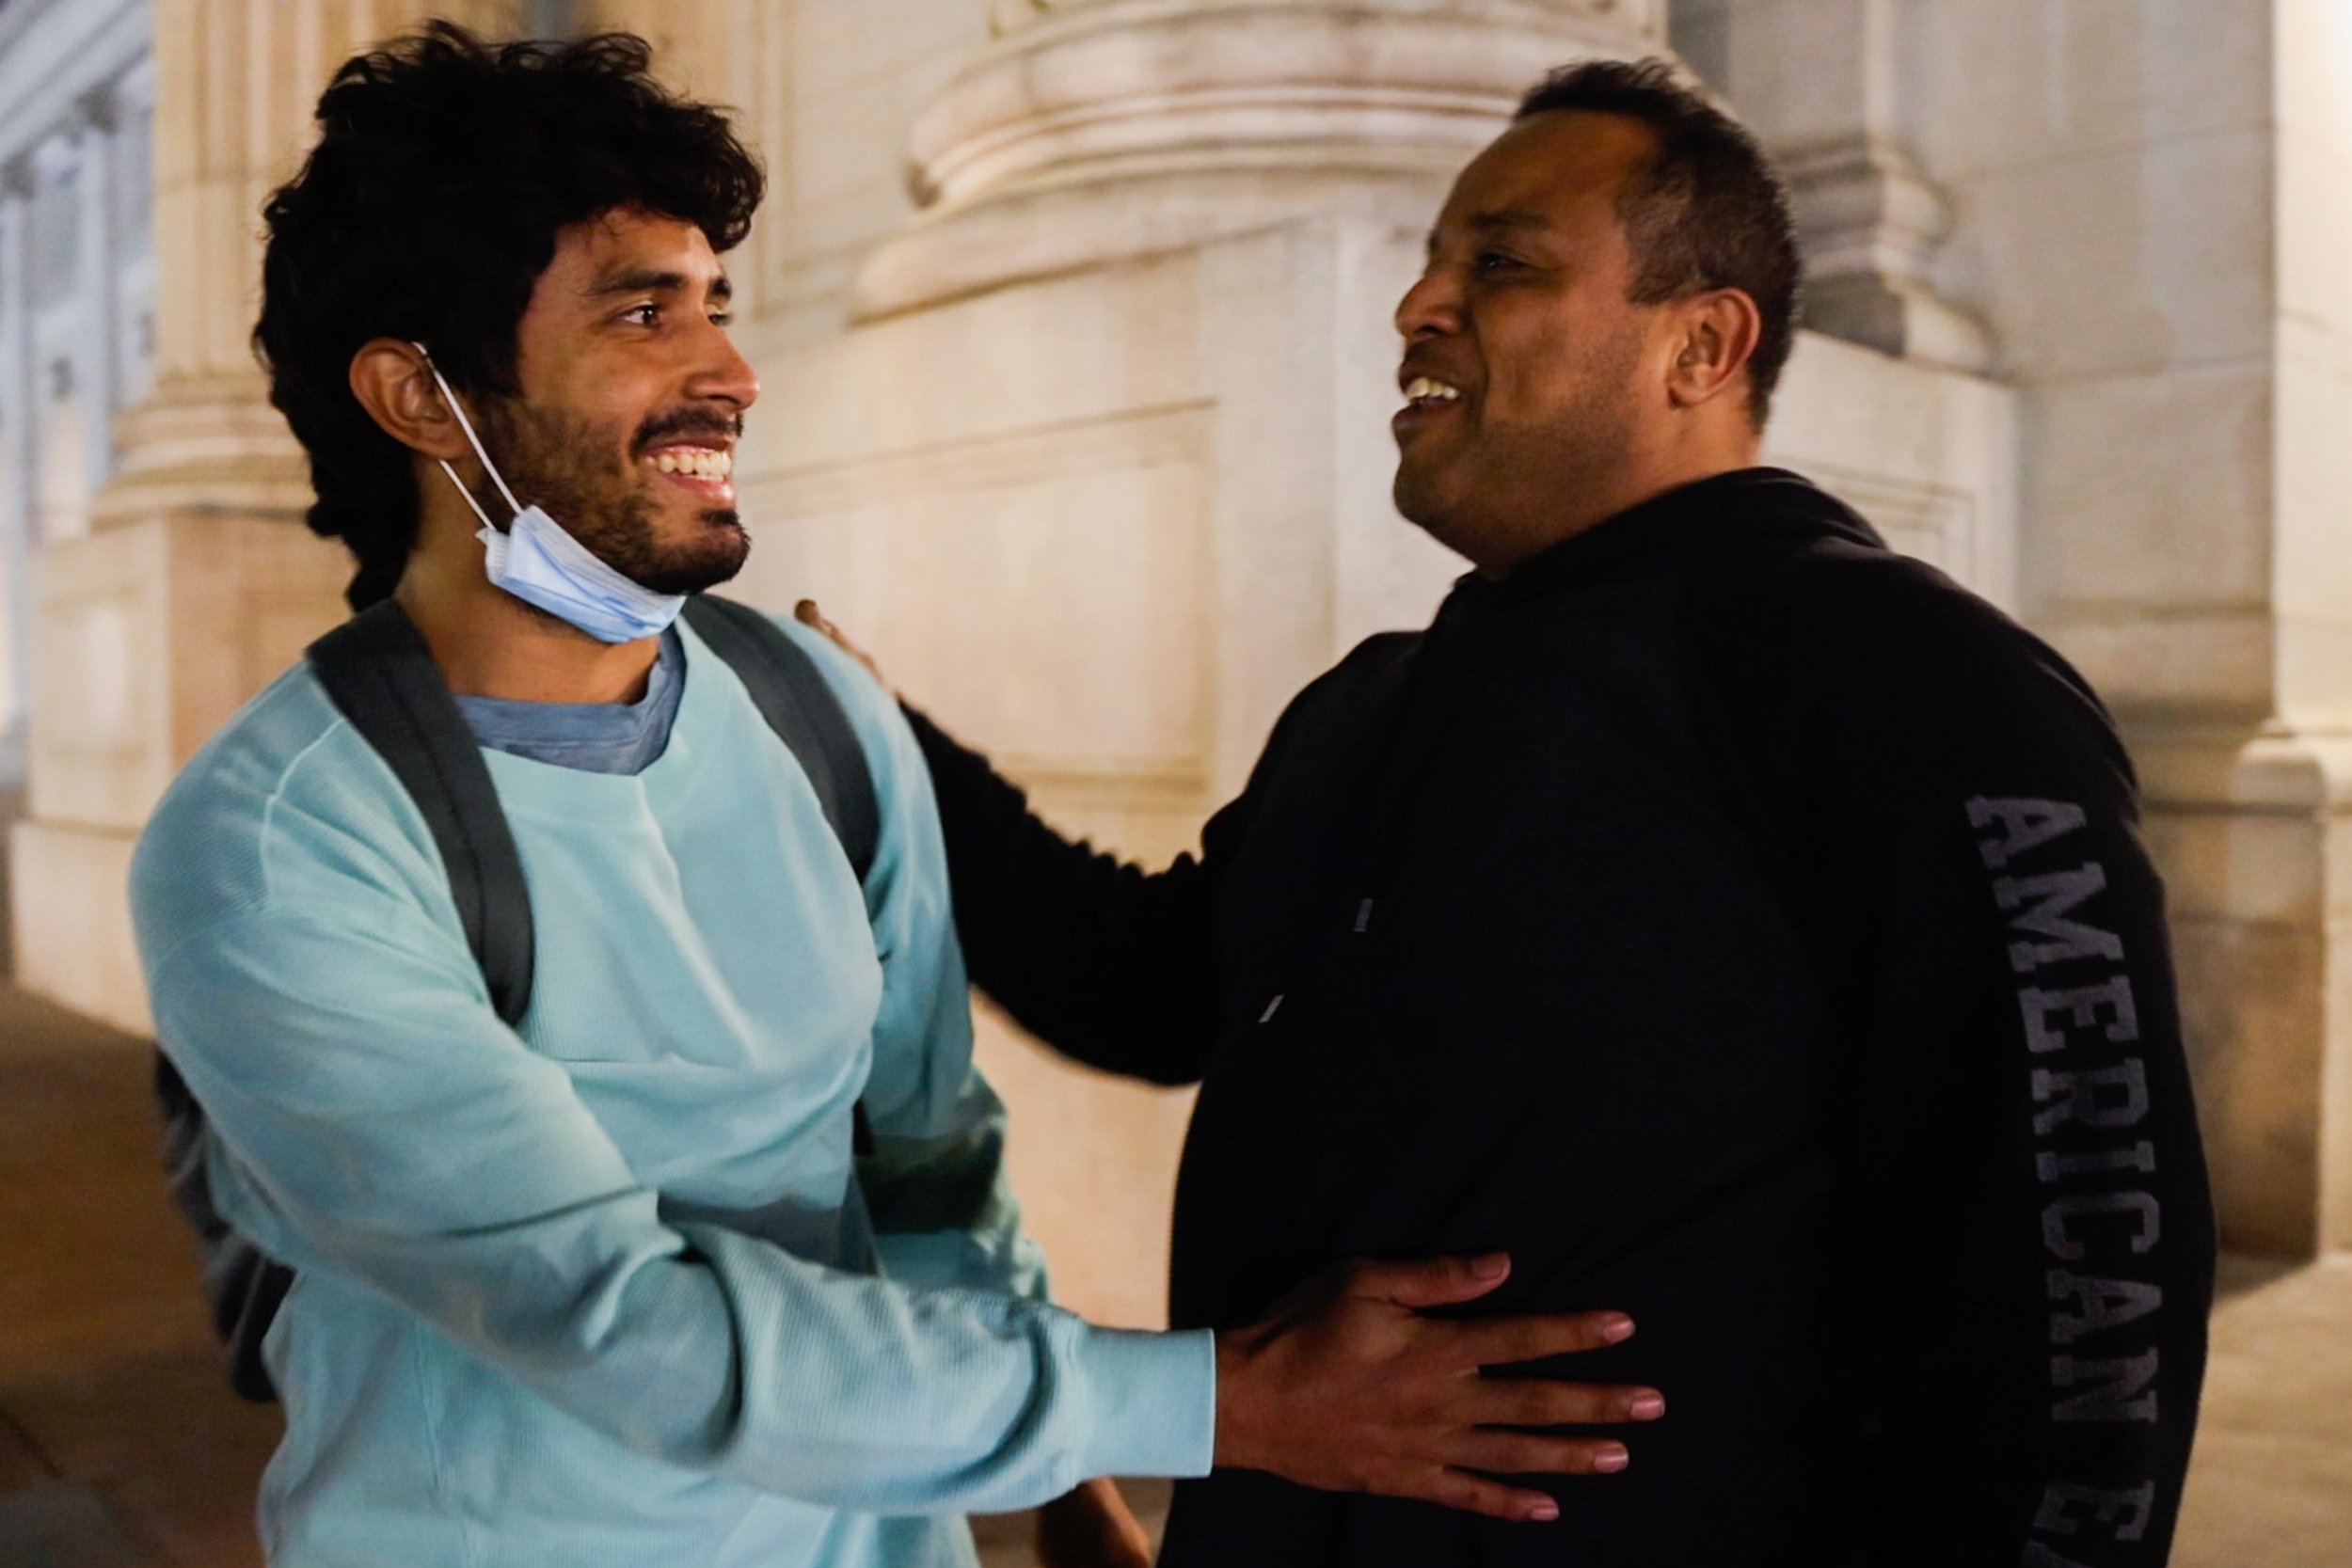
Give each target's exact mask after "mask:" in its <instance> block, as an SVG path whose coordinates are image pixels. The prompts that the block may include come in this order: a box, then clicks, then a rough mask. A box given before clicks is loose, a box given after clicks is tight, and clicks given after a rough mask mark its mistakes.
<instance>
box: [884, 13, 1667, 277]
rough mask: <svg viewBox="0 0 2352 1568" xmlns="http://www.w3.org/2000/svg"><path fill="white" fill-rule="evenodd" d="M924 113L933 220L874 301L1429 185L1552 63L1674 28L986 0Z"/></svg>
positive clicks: (900, 255) (917, 168)
mask: <svg viewBox="0 0 2352 1568" xmlns="http://www.w3.org/2000/svg"><path fill="white" fill-rule="evenodd" d="M991 18H992V31H993V34H994V35H995V37H994V41H993V44H992V46H991V47H990V48H989V49H988V50H987V51H986V52H985V53H983V54H982V55H980V56H979V57H978V58H977V59H976V60H974V61H973V62H972V63H971V64H970V65H969V66H967V67H966V68H965V69H964V70H963V71H961V72H960V73H959V74H958V75H957V76H956V77H955V79H954V80H953V81H952V82H951V83H949V85H948V87H947V88H946V91H944V92H943V93H941V94H940V95H939V97H938V98H937V99H936V100H934V101H933V103H931V105H930V108H929V109H928V110H927V111H926V112H925V113H924V115H923V116H922V118H921V119H919V120H918V121H917V122H916V124H915V126H914V134H913V148H912V153H913V166H912V168H911V170H910V173H909V179H910V181H911V182H912V184H913V186H914V193H915V198H916V200H917V202H918V204H920V206H921V207H922V209H923V214H922V216H921V218H920V220H919V221H918V222H916V223H915V224H914V226H912V227H911V228H910V229H909V230H907V232H905V233H904V234H902V235H900V236H899V237H898V239H897V240H895V241H894V242H892V243H891V244H889V245H885V246H883V247H882V249H881V250H880V251H878V252H877V253H876V254H875V255H874V256H873V257H872V258H870V259H869V261H867V263H866V270H865V273H864V276H863V277H861V279H860V283H859V305H860V309H861V311H862V313H863V314H864V315H866V316H868V317H872V316H879V315H884V314H887V313H889V312H891V311H894V310H901V309H910V308H912V307H914V306H918V305H922V304H925V303H928V302H930V301H934V300H939V299H946V298H951V297H954V296H955V295H957V294H961V293H974V292H977V291H978V290H982V289H988V288H995V287H1000V286H1003V285H1004V284H1007V283H1011V282H1018V281H1020V280H1022V279H1025V278H1034V277H1051V276H1054V275H1056V274H1057V273H1064V272H1068V271H1070V270H1072V269H1073V268H1078V267H1086V266H1095V265H1100V264H1103V263H1104V262H1106V261H1117V260H1120V259H1124V258H1131V257H1136V256H1145V255H1151V254H1154V253H1160V252H1166V251H1169V250H1172V249H1178V248H1182V247H1184V246H1190V245H1200V244H1203V243H1205V242H1208V241H1212V240H1215V239H1217V238H1220V237H1224V236H1230V235H1234V234H1242V233H1247V232H1249V231H1251V230H1258V229H1263V228H1265V227H1267V226H1269V225H1272V224H1278V223H1282V222H1288V221H1292V220H1295V219H1296V218H1298V217H1299V216H1301V215H1303V214H1310V213H1314V212H1318V211H1329V210H1332V209H1333V208H1334V207H1336V206H1340V205H1346V206H1349V207H1351V208H1353V209H1354V210H1356V211H1358V212H1361V213H1378V214H1381V215H1382V216H1384V217H1385V218H1388V219H1390V220H1392V221H1395V222H1398V223H1402V224H1406V225H1409V226H1414V227H1420V226H1425V225H1426V223H1427V221H1428V218H1429V216H1430V214H1431V211H1432V208H1431V205H1430V201H1429V198H1430V194H1431V192H1432V191H1433V190H1436V191H1440V192H1441V191H1442V190H1443V188H1444V185H1445V183H1446V182H1447V181H1449V180H1450V179H1451V178H1452V177H1453V175H1454V172H1455V171H1456V170H1458V169H1459V168H1460V167H1461V166H1462V165H1463V164H1464V163H1465V162H1467V161H1468V160H1469V158H1470V155H1471V154H1472V153H1474V152H1475V151H1477V150H1478V149H1479V148H1481V147H1482V146H1484V145H1485V144H1486V142H1487V141H1488V140H1490V139H1491V138H1492V137H1493V135H1495V132H1496V130H1497V129H1498V127H1499V126H1500V124H1501V123H1502V119H1504V118H1505V117H1506V116H1507V114H1508V113H1509V111H1510V110H1511V108H1512V107H1513V106H1514V105H1515V104H1516V103H1517V100H1518V95H1519V94H1520V93H1521V92H1522V91H1524V90H1525V89H1526V88H1527V87H1529V86H1530V85H1531V84H1532V83H1533V82H1534V80H1535V79H1536V78H1537V77H1538V76H1540V75H1542V74H1543V72H1544V71H1547V70H1549V69H1550V68H1552V67H1554V66H1558V65H1563V64H1566V63H1568V62H1569V61H1571V60H1574V59H1577V58H1580V57H1585V56H1590V55H1596V54H1640V53H1645V52H1647V51H1651V50H1655V49H1660V48H1662V47H1663V45H1664V41H1665V7H1664V3H1663V0H1452V3H1450V4H1434V5H1433V4H1429V3H1427V0H1348V3H1338V0H1258V3H1254V4H1238V5H1216V6H1207V5H1204V6H1172V5H1168V4H1166V3H1165V0H993V8H992V12H991Z"/></svg>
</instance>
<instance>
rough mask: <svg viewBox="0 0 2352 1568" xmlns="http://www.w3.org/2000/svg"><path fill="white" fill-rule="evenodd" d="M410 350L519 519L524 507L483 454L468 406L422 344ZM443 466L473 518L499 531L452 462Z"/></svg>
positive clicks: (509, 508)
mask: <svg viewBox="0 0 2352 1568" xmlns="http://www.w3.org/2000/svg"><path fill="white" fill-rule="evenodd" d="M408 346H409V347H410V348H413V349H415V350H416V351H417V352H418V353H419V354H421V355H422V356H424V368H425V369H426V370H428V371H431V372H433V385H435V386H436V387H438V388H440V389H441V401H442V402H443V403H446V404H449V411H450V412H451V413H453V414H454V415H456V416H457V428H458V429H460V430H462V431H464V432H465V433H466V445H468V446H469V447H471V448H473V454H474V455H475V456H476V457H478V458H480V459H482V470H483V472H485V473H486V474H488V475H489V476H490V483H493V484H495V485H497V486H498V487H499V494H500V495H501V496H502V497H504V498H505V499H506V508H507V510H508V511H510V512H512V513H514V514H515V515H516V516H517V517H519V516H521V515H522V511H523V508H522V503H521V502H520V501H517V500H516V499H515V492H514V491H512V490H509V489H508V488H507V487H506V481H505V480H504V479H503V478H501V476H500V474H499V468H498V465H497V464H495V463H493V462H491V461H490V454H489V453H488V452H486V451H483V450H482V441H481V439H480V438H479V437H478V436H475V435H474V433H473V421H472V420H469V419H467V418H466V407H465V404H461V403H459V402H458V401H457V394H456V393H455V392H453V391H452V390H450V386H449V383H448V382H446V381H444V380H442V379H441V367H440V366H438V365H437V364H435V363H434V362H433V356H432V354H431V352H430V351H428V350H427V349H426V348H425V346H424V345H423V344H422V343H414V342H412V343H410V344H409V345H408ZM440 464H441V472H443V473H445V474H447V475H449V482H450V483H452V484H454V485H456V486H457V493H458V494H459V495H461V496H463V497H465V498H466V504H467V505H468V506H470V507H472V508H473V515H475V516H477V517H479V518H481V519H482V526H483V527H484V528H486V529H489V530H491V531H497V529H498V525H497V524H496V523H494V522H492V521H490V515H489V514H488V513H487V512H485V511H483V510H482V503H481V502H480V501H478V500H476V499H474V498H473V492H472V491H471V490H469V489H468V488H466V482H465V481H464V480H462V479H459V478H458V477H457V470H456V469H454V468H453V467H450V466H449V459H448V458H446V457H444V458H442V459H441V460H440Z"/></svg>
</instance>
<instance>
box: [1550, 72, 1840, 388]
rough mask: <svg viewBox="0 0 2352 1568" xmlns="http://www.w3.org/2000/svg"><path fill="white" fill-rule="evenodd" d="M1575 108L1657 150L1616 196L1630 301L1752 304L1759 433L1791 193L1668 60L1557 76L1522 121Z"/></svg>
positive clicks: (1781, 360) (1786, 287)
mask: <svg viewBox="0 0 2352 1568" xmlns="http://www.w3.org/2000/svg"><path fill="white" fill-rule="evenodd" d="M1561 109H1577V110H1582V111H1585V112H1587V113H1592V114H1606V115H1623V116H1624V117H1625V118H1627V119H1635V120H1639V121H1641V122H1642V123H1643V124H1644V125H1646V126H1648V127H1649V128H1650V131H1651V132H1652V133H1653V134H1654V135H1656V137H1657V140H1658V153H1657V156H1656V157H1655V158H1653V159H1652V160H1651V161H1650V165H1649V166H1648V167H1647V168H1646V169H1645V170H1643V171H1642V172H1641V173H1640V174H1639V175H1637V176H1635V177H1634V178H1633V179H1631V180H1629V181H1628V182H1626V188H1625V190H1624V191H1622V192H1621V193H1619V195H1618V198H1617V212H1618V215H1619V216H1620V217H1622V218H1623V219H1624V220H1625V231H1626V238H1627V240H1628V242H1629V244H1630V245H1631V246H1632V251H1633V266H1634V276H1633V291H1632V296H1631V297H1632V299H1633V302H1634V303H1635V304H1637V305H1659V304H1662V303H1664V302H1665V301H1667V300H1670V299H1680V298H1683V297H1685V296H1686V295H1689V294H1693V293H1699V292H1701V291H1703V290H1708V289H1738V290H1739V291H1740V293H1744V294H1746V295H1747V296H1748V297H1749V298H1750V299H1752V300H1754V301H1756V312H1757V314H1758V315H1760V316H1761V317H1762V318H1763V326H1762V329H1761V330H1760V331H1759V332H1758V334H1757V336H1756V353H1755V354H1754V355H1753V356H1750V358H1749V360H1748V386H1749V398H1748V412H1749V415H1750V416H1751V417H1752V418H1753V419H1754V420H1755V421H1756V426H1757V428H1759V429H1761V428H1762V427H1763V424H1764V419H1765V415H1766V414H1767V413H1768V412H1769V411H1770V409H1771V407H1772V388H1773V387H1774V386H1775V385H1777V384H1778V382H1779V380H1780V372H1781V367H1782V366H1783V365H1785V364H1787V363H1788V349H1789V345H1790V342H1791V341H1792V339H1793V335H1794V333H1795V331H1796V321H1797V295H1798V291H1799V288H1800V286H1801V282H1802V275H1803V262H1802V261H1800V259H1799V257H1798V254H1797V235H1796V225H1795V224H1794V222H1793V221H1792V220H1791V219H1790V217H1789V214H1788V187H1787V186H1786V185H1784V184H1783V183H1782V182H1781V179H1780V176H1779V174H1778V173H1777V172H1776V171H1775V170H1774V169H1773V167H1772V160H1771V159H1770V158H1768V157H1766V156H1765V153H1764V149H1763V148H1762V147H1761V146H1759V145H1758V144H1757V142H1756V137H1755V135H1753V134H1751V133H1750V132H1749V131H1748V129H1747V127H1745V126H1743V125H1741V124H1740V122H1739V121H1738V120H1736V119H1732V118H1731V117H1730V116H1729V115H1727V114H1725V113H1724V112H1723V111H1722V110H1721V109H1719V108H1717V107H1716V106H1715V105H1714V104H1712V103H1708V101H1707V100H1706V98H1704V97H1703V96H1701V95H1700V94H1699V93H1698V92H1696V91H1694V90H1692V88H1691V87H1687V86H1685V85H1684V84H1683V82H1682V80H1681V79H1680V78H1679V77H1678V76H1677V74H1676V71H1675V68H1674V67H1673V66H1672V65H1671V64H1669V63H1668V62H1666V61H1664V60H1656V59H1651V60H1638V61H1627V60H1587V61H1585V62H1583V63H1582V64H1581V65H1572V66H1565V67H1563V68H1562V69H1560V70H1558V71H1553V72H1552V73H1551V74H1550V75H1549V76H1547V77H1545V78H1544V79H1543V80H1542V81H1540V82H1538V83H1536V84H1535V86H1534V87H1531V88H1530V89H1528V93H1527V96H1526V97H1525V98H1522V99H1521V100H1520V101H1519V109H1518V119H1528V118H1529V117H1531V116H1534V115H1541V114H1550V113H1552V112H1554V111H1556V110H1561Z"/></svg>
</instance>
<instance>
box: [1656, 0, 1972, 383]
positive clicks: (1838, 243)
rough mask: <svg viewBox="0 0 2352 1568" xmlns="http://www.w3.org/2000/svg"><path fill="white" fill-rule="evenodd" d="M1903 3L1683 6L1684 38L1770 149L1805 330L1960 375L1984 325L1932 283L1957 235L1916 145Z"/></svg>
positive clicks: (1687, 0)
mask: <svg viewBox="0 0 2352 1568" xmlns="http://www.w3.org/2000/svg"><path fill="white" fill-rule="evenodd" d="M1906 10H1907V6H1906V5H1905V0H1677V4H1676V6H1675V11H1674V36H1675V41H1676V43H1677V45H1678V46H1679V47H1680V48H1682V49H1683V50H1684V51H1685V53H1686V54H1687V55H1689V57H1690V60H1691V63H1692V66H1693V67H1694V68H1695V69H1697V70H1698V71H1700V72H1701V73H1702V74H1703V75H1705V76H1706V78H1707V79H1708V81H1709V82H1710V83H1711V84H1712V85H1713V86H1714V87H1717V88H1718V89H1719V90H1721V91H1723V92H1724V94H1725V95H1726V96H1727V97H1728V98H1729V99H1730V101H1731V103H1732V106H1733V107H1734V108H1735V109H1736V110H1737V111H1738V112H1739V114H1740V118H1741V119H1743V120H1744V121H1745V122H1746V123H1747V124H1748V125H1749V126H1750V127H1751V128H1753V129H1754V130H1755V131H1756V135H1758V136H1759V137H1761V138H1762V139H1763V141H1764V143H1765V145H1766V146H1768V147H1769V148H1771V149H1772V155H1773V157H1774V158H1775V159H1776V160H1778V162H1779V164H1780V166H1781V169H1782V172H1783V173H1784V174H1785V175H1786V176H1787V177H1788V186H1789V195H1790V198H1791V200H1792V202H1793V203H1794V205H1795V208H1796V215H1797V227H1798V230H1799V235H1800V238H1801V240H1802V241H1803V244H1804V256H1805V299H1804V317H1805V325H1808V326H1810V327H1812V328H1813V329H1814V330H1815V331H1817V332H1824V333H1827V334H1829V335H1830V336H1831V337H1834V338H1842V339H1844V340H1846V341H1849V342H1854V343H1861V344H1863V345H1865V346H1866V347H1869V348H1874V349H1877V350H1879V351H1880V352H1881V353H1883V354H1891V355H1895V356H1899V357H1901V358H1906V359H1912V360H1915V361H1918V362H1922V363H1926V364H1931V365H1944V366H1949V367H1952V368H1954V369H1958V370H1963V371H1980V370H1983V369H1984V368H1985V367H1986V365H1987V364H1989V363H1990V362H1991V345H1990V344H1989V343H1988V341H1986V337H1985V332H1984V328H1983V326H1982V325H1981V324H1980V323H1979V322H1978V321H1977V320H1976V319H1975V318H1974V317H1972V316H1970V315H1969V314H1968V313H1967V312H1965V311H1963V310H1961V309H1958V308H1956V307H1955V306H1953V305H1952V304H1951V303H1950V302H1949V301H1948V300H1947V299H1946V298H1945V297H1944V295H1943V294H1942V293H1940V292H1939V290H1938V288H1937V285H1936V282H1935V280H1934V278H1933V277H1932V271H1931V269H1932V264H1933V262H1934V260H1935V256H1936V252H1937V250H1938V249H1939V248H1940V246H1941V245H1942V244H1943V242H1944V241H1945V239H1946V238H1947V236H1948V234H1949V233H1950V231H1951V211H1950V206H1949V203H1948V202H1947V200H1946V198H1945V195H1944V193H1943V192H1942V191H1941V190H1940V189H1938V188H1937V186H1936V185H1935V184H1934V183H1933V182H1931V181H1930V180H1929V179H1928V177H1927V175H1926V173H1925V172H1924V171H1923V170H1922V169H1921V168H1920V166H1919V164H1918V162H1917V160H1916V159H1915V156H1914V155H1913V151H1912V148H1911V135H1910V128H1909V126H1908V125H1907V124H1906V123H1905V115H1906V113H1907V111H1908V109H1909V106H1910V97H1909V95H1908V93H1907V92H1906V91H1905V87H1906V86H1907V82H1906V77H1905V73H1904V70H1903V67H1904V60H1905V50H1906V47H1907V46H1908V45H1909V43H1910V42H1912V41H1913V37H1912V35H1911V34H1909V33H1908V32H1907V31H1906V28H1905V12H1906Z"/></svg>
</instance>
